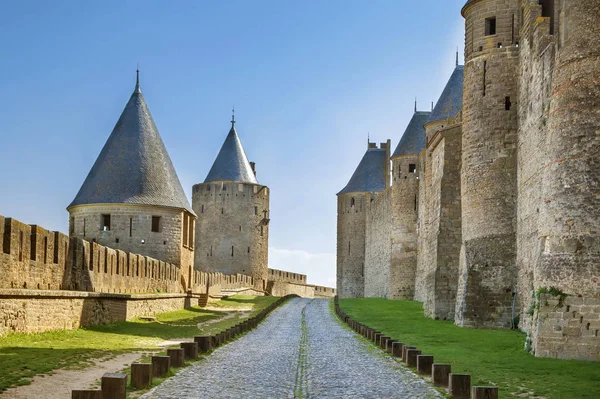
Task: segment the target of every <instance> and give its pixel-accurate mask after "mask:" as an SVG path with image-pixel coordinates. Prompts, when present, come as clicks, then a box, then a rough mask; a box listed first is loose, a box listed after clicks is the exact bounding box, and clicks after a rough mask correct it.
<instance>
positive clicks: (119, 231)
mask: <svg viewBox="0 0 600 399" xmlns="http://www.w3.org/2000/svg"><path fill="white" fill-rule="evenodd" d="M103 215H107V216H109V217H110V227H109V228H107V229H105V228H104V223H103V222H104V220H103ZM153 217H155V218H158V231H152V218H153ZM194 221H195V217H194V216H193V215H191V214H189V213H188V212H186V211H183V210H181V209H175V208H167V207H160V206H148V205H136V204H99V205H78V206H74V207H71V208H69V230H70V231H69V235H70V236H72V237H79V238H81V239H83V240H86V241H90V242H96V243H98V244H100V245H104V246H107V247H110V248H114V249H117V250H122V251H126V252H133V253H137V254H142V255H146V256H149V257H152V258H156V259H161V260H164V261H165V262H169V263H173V264H177V265H182V264H183V265H187V266H189V265H191V263H189V262H184V260H185V259H186V255H185V252H188V251H193V249H194V240H193V234H194V228H193V226H194ZM184 229H185V230H186V231H185V234H183V230H184ZM190 234H191V236H190ZM188 237H189V238H188Z"/></svg>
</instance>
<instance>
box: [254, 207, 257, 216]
mask: <svg viewBox="0 0 600 399" xmlns="http://www.w3.org/2000/svg"><path fill="white" fill-rule="evenodd" d="M256 215H258V207H257V206H255V207H254V216H256Z"/></svg>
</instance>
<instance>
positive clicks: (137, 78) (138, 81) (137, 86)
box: [133, 67, 142, 93]
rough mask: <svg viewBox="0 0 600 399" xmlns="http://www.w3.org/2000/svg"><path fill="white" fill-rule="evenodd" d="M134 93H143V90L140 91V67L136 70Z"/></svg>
mask: <svg viewBox="0 0 600 399" xmlns="http://www.w3.org/2000/svg"><path fill="white" fill-rule="evenodd" d="M133 92H134V93H141V92H142V90H141V89H140V68H139V67H138V68H137V69H136V70H135V90H134V91H133Z"/></svg>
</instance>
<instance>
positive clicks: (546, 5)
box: [540, 0, 554, 35]
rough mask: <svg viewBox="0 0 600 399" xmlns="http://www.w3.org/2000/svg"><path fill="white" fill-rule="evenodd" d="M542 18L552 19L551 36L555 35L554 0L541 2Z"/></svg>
mask: <svg viewBox="0 0 600 399" xmlns="http://www.w3.org/2000/svg"><path fill="white" fill-rule="evenodd" d="M540 5H541V6H542V17H548V18H550V34H551V35H553V34H554V0H540Z"/></svg>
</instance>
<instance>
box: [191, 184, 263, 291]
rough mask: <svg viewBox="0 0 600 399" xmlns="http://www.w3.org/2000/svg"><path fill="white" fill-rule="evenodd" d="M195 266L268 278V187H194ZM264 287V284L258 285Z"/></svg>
mask: <svg viewBox="0 0 600 399" xmlns="http://www.w3.org/2000/svg"><path fill="white" fill-rule="evenodd" d="M192 207H193V209H194V212H196V214H197V215H198V220H197V224H196V252H195V262H194V264H195V268H196V269H198V270H201V271H205V272H221V273H226V274H235V273H240V274H247V275H250V276H252V278H254V279H255V280H256V281H257V282H258V281H261V280H264V281H266V280H267V279H268V271H267V268H268V253H269V251H268V243H269V239H268V237H269V188H268V187H266V186H260V185H255V184H243V183H232V182H228V183H203V184H196V185H195V186H194V187H193V194H192ZM259 288H261V289H262V288H264V287H259Z"/></svg>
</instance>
